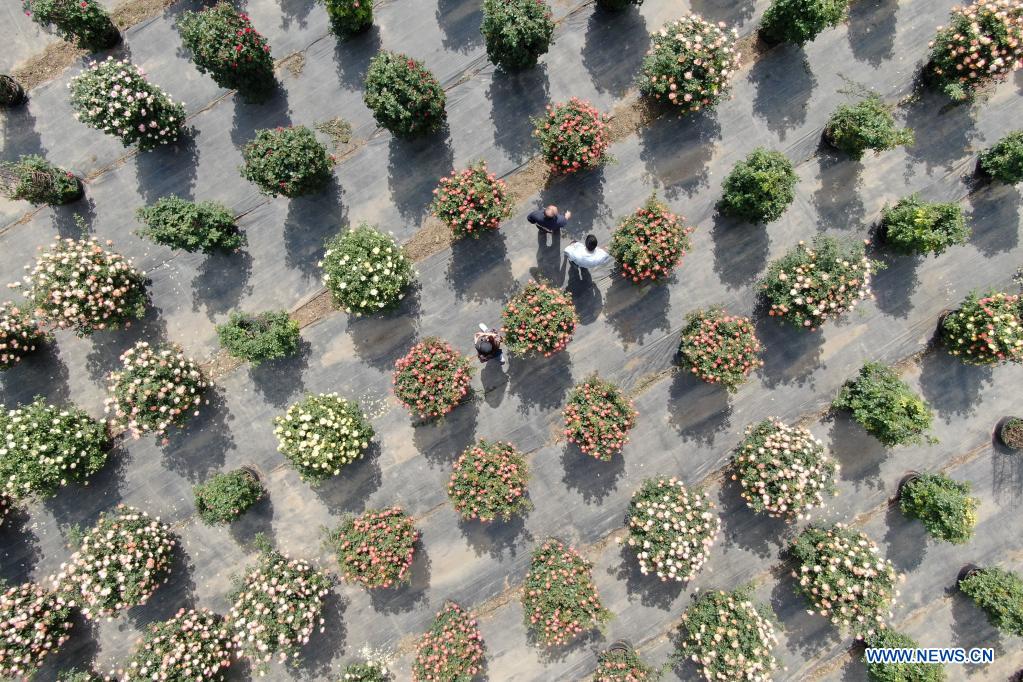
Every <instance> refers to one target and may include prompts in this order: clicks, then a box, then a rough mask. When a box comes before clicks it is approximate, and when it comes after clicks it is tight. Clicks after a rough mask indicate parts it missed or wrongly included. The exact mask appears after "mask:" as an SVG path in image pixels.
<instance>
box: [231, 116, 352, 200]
mask: <svg viewBox="0 0 1023 682" xmlns="http://www.w3.org/2000/svg"><path fill="white" fill-rule="evenodd" d="M242 158H244V159H245V165H244V166H242V168H241V173H242V177H243V178H245V179H246V180H248V181H250V182H254V183H255V184H256V185H257V186H258V187H259V189H260V191H261V192H263V194H267V195H269V196H272V197H276V196H278V195H282V196H286V197H297V196H301V195H303V194H312V193H313V192H319V191H320V190H322V189H323V188H324V187H326V186H327V184H328V183H330V178H331V168H332V166H333V159H332V158H331V156H330V155H329V154H327V149H326V148H325V147H324V146H323V145H322V144H320V143H319V141H317V139H316V136H315V135H314V134H313V131H311V130H309V129H308V128H306V127H305V126H289V127H287V128H282V127H277V128H273V129H269V128H264V129H263V130H260V131H257V132H256V137H255V139H253V140H251V141H250V142H249V143H248V144H246V145H245V148H244V149H243V150H242Z"/></svg>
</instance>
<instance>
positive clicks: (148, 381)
mask: <svg viewBox="0 0 1023 682" xmlns="http://www.w3.org/2000/svg"><path fill="white" fill-rule="evenodd" d="M208 388H209V382H208V381H207V380H206V376H205V375H204V374H203V373H202V370H201V369H199V365H198V364H196V362H195V361H194V360H192V359H191V358H189V357H186V356H185V354H184V352H183V351H182V350H181V348H180V347H179V346H177V345H175V344H164V345H161V346H158V347H156V348H153V347H151V346H150V345H149V344H148V343H147V342H145V341H139V342H138V343H136V344H135V345H134V346H132V347H131V348H129V349H128V350H126V351H124V353H122V354H121V369H120V370H119V371H116V372H111V373H110V378H109V381H108V389H107V390H108V391H109V393H110V397H109V398H107V399H106V409H107V412H110V413H113V419H112V420H111V421H112V423H113V424H114V425H116V426H120V427H122V428H126V429H128V430H129V431H131V433H132V435H133V436H134V437H135V438H141V437H142V436H143V435H145V434H147V433H155V434H156V435H158V436H164V435H166V433H167V429H168V428H170V427H171V426H182V425H184V423H185V422H186V421H187V420H188V418H189V417H191V416H196V415H198V414H199V405H200V404H201V403H202V401H203V395H204V394H205V393H206V389H208Z"/></svg>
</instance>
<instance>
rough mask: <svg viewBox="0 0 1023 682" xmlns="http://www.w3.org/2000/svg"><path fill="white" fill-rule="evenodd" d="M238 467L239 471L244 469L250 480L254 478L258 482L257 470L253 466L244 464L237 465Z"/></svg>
mask: <svg viewBox="0 0 1023 682" xmlns="http://www.w3.org/2000/svg"><path fill="white" fill-rule="evenodd" d="M238 469H239V471H244V472H245V473H246V474H248V475H249V476H251V477H252V480H254V481H255V482H256V483H259V482H260V478H259V472H258V471H256V468H255V467H253V466H249V465H245V466H241V467H238Z"/></svg>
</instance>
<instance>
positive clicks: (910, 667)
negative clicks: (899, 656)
mask: <svg viewBox="0 0 1023 682" xmlns="http://www.w3.org/2000/svg"><path fill="white" fill-rule="evenodd" d="M866 645H867V648H869V649H919V648H920V644H918V643H917V641H916V640H914V639H913V638H912V637H909V636H907V635H904V634H902V633H901V632H896V631H895V630H892V629H891V628H885V629H884V630H878V631H877V632H875V633H874V634H873V635H871V636H870V637H867V639H866ZM863 662H864V664H865V665H866V666H867V676H868V677H869V678H870V679H871V680H872V681H873V682H942V681H943V680H944V679H945V669H944V668H943V667H942V666H941V664H939V663H869V662H868V661H867V657H866V656H864V657H863Z"/></svg>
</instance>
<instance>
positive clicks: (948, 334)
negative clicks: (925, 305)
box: [941, 290, 1023, 365]
mask: <svg viewBox="0 0 1023 682" xmlns="http://www.w3.org/2000/svg"><path fill="white" fill-rule="evenodd" d="M941 339H942V341H944V343H945V346H946V347H947V348H948V352H949V353H951V354H952V355H955V356H956V357H958V358H959V359H960V360H962V361H963V362H964V363H966V364H968V365H997V364H1000V363H1003V362H1023V303H1021V299H1020V296H1019V294H1005V293H1000V292H996V291H994V290H991V291H988V292H987V293H986V294H984V295H983V296H980V295H978V294H977V293H976V292H972V293H970V295H969V296H967V297H966V300H964V301H963V302H962V303H961V304H960V305H959V309H958V310H954V311H952V312H951V313H949V314H948V315H946V316H945V319H944V320H942V322H941Z"/></svg>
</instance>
